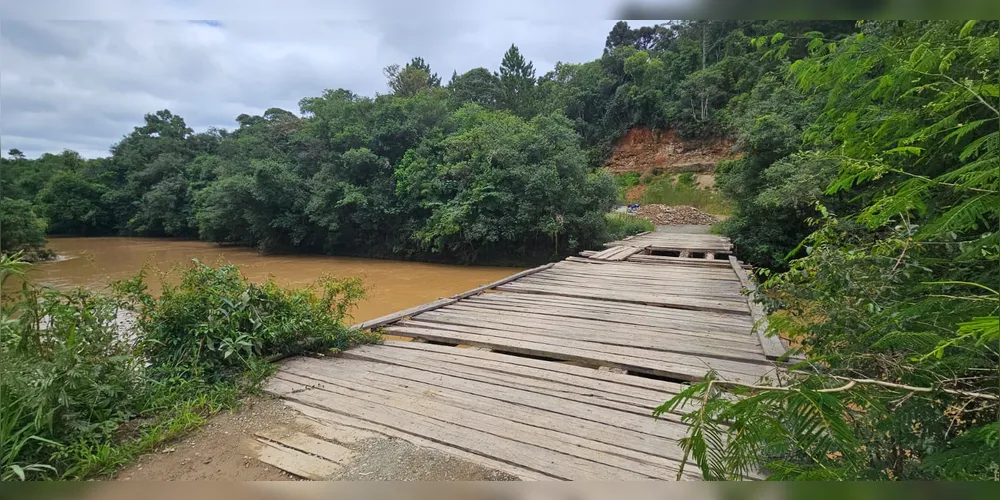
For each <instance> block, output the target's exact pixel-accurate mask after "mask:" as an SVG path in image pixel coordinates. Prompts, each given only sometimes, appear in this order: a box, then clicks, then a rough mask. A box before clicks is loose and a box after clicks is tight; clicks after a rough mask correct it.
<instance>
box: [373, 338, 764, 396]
mask: <svg viewBox="0 0 1000 500" xmlns="http://www.w3.org/2000/svg"><path fill="white" fill-rule="evenodd" d="M390 332H392V333H393V334H394V335H401V336H406V337H419V338H425V339H427V340H431V341H438V342H450V343H455V344H465V345H472V346H477V347H487V348H490V349H495V350H499V351H504V352H513V353H517V354H527V355H531V356H543V357H547V358H555V359H563V360H567V361H580V362H585V363H590V364H593V365H595V366H599V365H608V366H616V367H619V368H624V369H626V370H629V371H634V372H639V373H647V374H651V375H659V376H663V377H669V378H673V379H678V380H688V381H698V380H701V379H702V378H704V376H705V374H706V373H708V371H709V370H710V369H714V370H715V371H717V372H719V374H720V375H721V376H722V377H725V378H727V379H730V380H740V381H743V382H747V383H753V382H756V381H757V380H758V379H759V378H760V377H762V376H765V375H766V374H767V373H768V372H770V371H771V370H769V369H768V367H766V366H764V365H757V364H751V363H737V362H733V361H726V360H721V359H714V358H707V357H699V356H691V355H678V354H674V353H666V352H660V351H644V350H642V349H636V348H629V347H620V346H610V345H606V344H594V343H588V342H578V341H572V340H562V341H558V342H559V343H552V342H551V341H546V338H545V337H539V336H537V335H524V334H517V333H513V332H506V331H499V330H486V329H480V330H478V331H475V329H473V328H470V327H461V326H448V327H447V328H417V327H401V326H392V327H391V329H390ZM597 349H599V350H597Z"/></svg>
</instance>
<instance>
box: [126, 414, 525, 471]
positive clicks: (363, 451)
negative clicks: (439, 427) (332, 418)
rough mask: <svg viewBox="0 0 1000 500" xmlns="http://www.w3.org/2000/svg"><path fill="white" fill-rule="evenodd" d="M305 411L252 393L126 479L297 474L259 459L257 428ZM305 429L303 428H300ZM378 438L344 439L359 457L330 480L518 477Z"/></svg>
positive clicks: (279, 424) (292, 421)
mask: <svg viewBox="0 0 1000 500" xmlns="http://www.w3.org/2000/svg"><path fill="white" fill-rule="evenodd" d="M301 417H302V415H301V414H300V413H298V412H297V411H295V410H292V409H291V408H288V407H287V406H285V404H284V403H282V402H281V400H279V399H277V398H275V397H272V396H268V395H262V396H252V397H249V398H247V399H246V400H245V401H244V402H243V405H242V407H241V408H240V409H239V410H237V411H235V412H223V413H220V414H218V415H215V416H214V417H211V418H210V419H209V420H208V422H206V423H205V425H203V426H202V427H200V428H199V429H196V430H195V431H194V432H192V433H190V434H188V435H186V436H184V437H183V438H181V439H179V440H175V441H172V442H169V443H164V444H163V445H161V446H160V447H159V448H157V449H156V450H154V451H153V452H150V453H147V454H145V455H142V456H141V457H139V459H138V460H136V462H135V463H134V464H131V465H129V466H127V467H124V468H122V469H121V470H119V471H118V473H117V474H116V475H115V477H116V478H117V479H118V480H124V481H141V480H145V481H150V480H153V481H164V480H167V481H177V480H180V481H205V480H208V481H261V480H264V481H276V480H286V481H287V480H293V481H294V480H299V478H298V477H296V476H293V475H291V474H288V473H287V472H285V471H283V470H281V469H278V468H276V467H273V466H271V465H268V464H265V463H263V462H261V461H260V460H258V459H257V450H256V448H255V436H254V433H255V432H258V431H266V430H273V429H296V428H297V425H296V420H297V419H299V418H301ZM300 430H304V429H300ZM377 435H378V436H379V437H375V438H369V439H362V440H360V441H357V442H344V443H340V444H341V445H342V446H345V447H347V448H350V449H352V450H354V451H355V453H356V454H355V457H354V458H353V459H352V460H351V461H350V462H349V463H347V464H346V465H345V466H344V468H343V469H341V470H340V471H339V472H338V473H337V474H336V475H334V476H333V477H331V478H330V479H331V480H340V481H516V480H517V478H516V477H513V476H511V475H509V474H506V473H504V472H501V471H497V470H493V469H490V468H488V467H484V466H482V465H479V464H476V463H473V462H469V461H466V460H462V459H460V458H457V457H454V456H451V455H448V454H446V453H442V452H439V451H437V450H434V449H432V448H422V447H418V446H414V445H412V444H410V443H408V442H406V441H403V440H401V439H396V438H392V437H388V436H383V435H381V434H377Z"/></svg>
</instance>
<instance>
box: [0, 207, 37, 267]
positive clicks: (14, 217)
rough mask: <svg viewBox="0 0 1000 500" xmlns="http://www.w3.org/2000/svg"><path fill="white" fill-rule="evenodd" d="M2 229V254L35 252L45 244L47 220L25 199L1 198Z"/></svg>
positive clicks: (0, 218)
mask: <svg viewBox="0 0 1000 500" xmlns="http://www.w3.org/2000/svg"><path fill="white" fill-rule="evenodd" d="M0 231H3V235H2V237H0V255H9V254H13V253H18V252H28V253H32V254H34V253H35V250H36V249H38V248H40V247H41V246H42V245H44V244H45V221H44V220H43V219H41V218H39V217H38V216H37V215H35V212H34V210H33V209H32V207H31V203H28V202H27V201H24V200H13V199H10V198H0ZM32 260H34V259H32Z"/></svg>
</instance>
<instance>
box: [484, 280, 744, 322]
mask: <svg viewBox="0 0 1000 500" xmlns="http://www.w3.org/2000/svg"><path fill="white" fill-rule="evenodd" d="M498 290H502V291H505V292H516V293H538V294H545V295H562V296H566V297H583V298H600V299H603V300H609V301H615V302H627V303H633V304H647V305H655V306H663V307H673V308H677V309H690V310H695V311H715V312H723V313H732V314H749V310H748V309H747V307H746V304H745V303H744V304H738V303H736V302H724V301H718V300H708V299H702V298H697V297H694V298H692V297H684V296H679V295H661V294H646V293H641V292H618V291H613V292H609V291H606V290H577V289H574V288H571V287H559V286H544V285H528V284H518V283H517V282H513V283H507V284H506V285H502V286H501V287H499V288H498Z"/></svg>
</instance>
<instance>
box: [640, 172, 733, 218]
mask: <svg viewBox="0 0 1000 500" xmlns="http://www.w3.org/2000/svg"><path fill="white" fill-rule="evenodd" d="M685 180H686V179H682V180H679V181H677V182H675V180H674V179H673V178H672V177H661V178H659V179H656V180H654V181H653V182H651V183H650V184H649V188H647V189H646V192H645V193H644V194H643V195H642V198H641V199H640V200H639V203H640V204H660V205H690V206H692V207H695V208H697V209H699V210H701V211H704V212H707V213H710V214H713V215H731V214H732V206H731V205H730V204H729V202H728V201H727V200H726V199H725V198H723V197H722V195H721V194H719V193H717V192H715V191H712V190H709V189H699V188H698V187H696V186H695V185H694V183H693V182H691V181H688V182H685Z"/></svg>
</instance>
